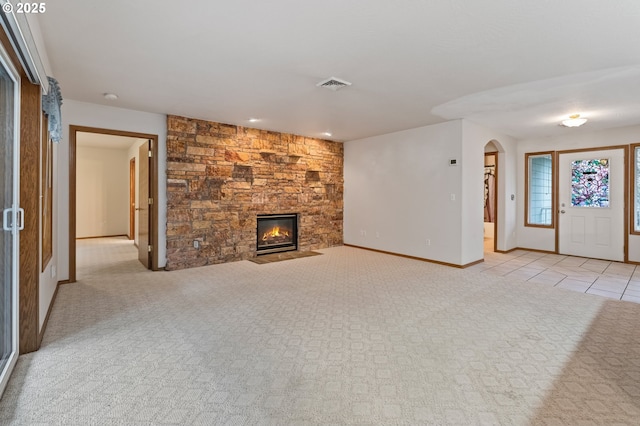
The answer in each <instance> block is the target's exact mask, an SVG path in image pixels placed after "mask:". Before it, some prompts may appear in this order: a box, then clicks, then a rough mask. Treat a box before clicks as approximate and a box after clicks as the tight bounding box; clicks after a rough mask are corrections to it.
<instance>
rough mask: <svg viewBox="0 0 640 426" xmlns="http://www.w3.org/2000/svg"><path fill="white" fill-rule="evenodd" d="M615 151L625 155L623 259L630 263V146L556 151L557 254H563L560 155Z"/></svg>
mask: <svg viewBox="0 0 640 426" xmlns="http://www.w3.org/2000/svg"><path fill="white" fill-rule="evenodd" d="M613 149H621V150H622V152H623V153H624V163H623V164H624V165H623V168H624V177H623V179H624V188H623V189H622V190H623V191H624V211H623V214H622V215H623V219H622V222H623V225H622V226H623V228H622V229H623V232H624V236H623V245H624V247H623V250H624V257H623V259H624V260H623V262H624V263H629V214H630V213H629V167H630V166H629V164H630V159H629V145H613V146H599V147H594V148H581V149H568V150H565V151H556V158H557V161H556V162H555V167H554V169H555V170H554V174H555V176H556V179H555V187H554V188H553V192H554V202H555V205H556V211H555V223H556V249H555V252H556V253H557V254H561V253H560V208H559V207H558V206H559V205H560V204H559V202H560V200H559V194H558V192H559V191H560V155H561V154H575V153H578V152H590V151H608V150H613Z"/></svg>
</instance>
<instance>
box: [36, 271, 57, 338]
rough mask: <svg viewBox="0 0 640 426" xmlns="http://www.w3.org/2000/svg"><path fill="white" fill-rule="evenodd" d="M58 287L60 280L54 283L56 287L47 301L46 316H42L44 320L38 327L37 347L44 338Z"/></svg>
mask: <svg viewBox="0 0 640 426" xmlns="http://www.w3.org/2000/svg"><path fill="white" fill-rule="evenodd" d="M59 288H60V282H58V284H57V285H56V289H55V291H54V292H53V297H51V303H49V309H47V316H46V317H44V322H43V323H42V328H41V329H40V333H39V334H38V349H40V346H41V345H42V339H43V338H44V332H45V331H46V330H47V325H48V324H49V317H50V316H51V311H52V310H53V304H54V303H56V297H58V289H59Z"/></svg>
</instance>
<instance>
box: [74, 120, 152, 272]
mask: <svg viewBox="0 0 640 426" xmlns="http://www.w3.org/2000/svg"><path fill="white" fill-rule="evenodd" d="M77 132H86V133H99V134H102V135H112V136H126V137H130V138H139V139H150V140H151V141H152V143H151V155H152V161H151V168H152V169H153V170H150V172H149V179H150V180H151V191H150V192H151V194H152V195H151V196H152V197H153V198H154V201H155V200H157V199H158V135H152V134H147V133H136V132H128V131H124V130H112V129H101V128H98V127H86V126H77V125H70V126H69V282H70V283H73V282H76V161H77V156H76V137H77V135H76V134H77ZM150 213H151V216H152V218H151V224H150V227H149V232H150V233H152V235H151V238H150V240H151V241H152V245H153V251H152V253H151V269H152V270H154V271H157V270H159V268H158V203H157V202H154V203H153V205H152V208H151V209H150Z"/></svg>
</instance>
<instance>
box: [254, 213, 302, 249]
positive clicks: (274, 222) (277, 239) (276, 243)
mask: <svg viewBox="0 0 640 426" xmlns="http://www.w3.org/2000/svg"><path fill="white" fill-rule="evenodd" d="M257 222H258V226H257V236H256V240H257V244H256V254H257V255H258V256H259V255H261V254H267V253H278V252H283V251H292V250H297V249H298V215H297V214H296V213H291V214H261V215H258V221H257Z"/></svg>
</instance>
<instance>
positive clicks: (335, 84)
mask: <svg viewBox="0 0 640 426" xmlns="http://www.w3.org/2000/svg"><path fill="white" fill-rule="evenodd" d="M316 86H317V87H324V88H325V89H331V90H333V91H334V92H335V91H336V90H338V89H342V88H343V87H347V86H351V83H349V82H348V81H345V80H342V79H340V78H337V77H330V78H328V79H326V80H322V81H321V82H320V83H318V84H316Z"/></svg>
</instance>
